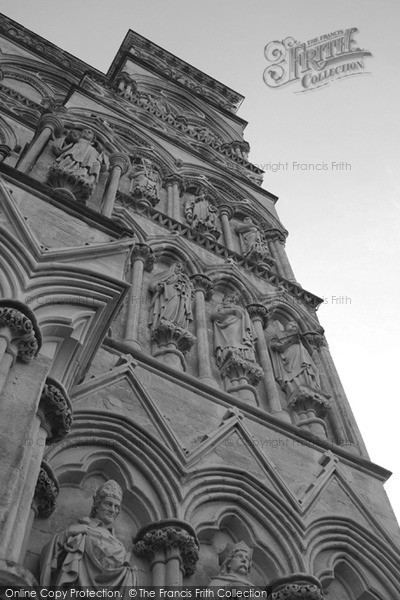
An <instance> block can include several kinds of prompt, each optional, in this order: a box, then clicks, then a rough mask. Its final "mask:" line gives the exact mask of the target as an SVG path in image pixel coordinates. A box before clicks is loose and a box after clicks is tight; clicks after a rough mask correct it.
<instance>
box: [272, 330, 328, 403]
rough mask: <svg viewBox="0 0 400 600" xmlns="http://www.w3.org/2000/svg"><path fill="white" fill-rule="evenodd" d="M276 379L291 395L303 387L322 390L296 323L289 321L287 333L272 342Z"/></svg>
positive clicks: (317, 373)
mask: <svg viewBox="0 0 400 600" xmlns="http://www.w3.org/2000/svg"><path fill="white" fill-rule="evenodd" d="M271 349H272V350H273V352H272V364H273V367H274V371H275V378H276V380H277V381H278V383H279V385H280V386H281V388H282V389H283V390H284V391H285V392H286V393H287V394H288V395H290V394H291V393H292V392H295V391H297V390H298V389H299V388H300V387H301V386H306V387H308V388H311V389H313V390H320V389H321V386H320V380H319V372H318V369H317V367H316V366H315V364H314V362H313V360H312V358H311V356H310V355H309V353H308V351H307V349H306V348H305V347H304V345H303V343H302V340H301V336H300V333H299V326H298V324H297V323H296V322H295V321H289V323H287V325H286V327H285V331H284V332H283V333H282V334H280V335H279V336H276V337H275V338H273V339H272V340H271Z"/></svg>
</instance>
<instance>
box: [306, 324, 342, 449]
mask: <svg viewBox="0 0 400 600" xmlns="http://www.w3.org/2000/svg"><path fill="white" fill-rule="evenodd" d="M303 337H304V339H305V340H306V341H307V342H308V344H309V346H310V348H311V350H312V353H311V358H312V359H313V361H314V363H315V365H316V367H317V368H318V371H319V374H320V379H321V387H322V389H323V391H324V392H326V393H327V394H329V391H330V389H329V388H330V386H329V382H328V379H327V377H326V373H325V367H324V365H323V364H322V361H321V357H320V354H319V350H320V348H322V347H323V346H325V340H324V337H323V336H322V335H321V334H320V333H317V332H315V331H307V332H306V333H303ZM328 418H329V420H330V421H331V423H332V428H333V434H334V436H335V439H336V441H337V443H338V444H339V445H342V444H345V443H346V441H347V436H346V433H345V430H344V428H343V425H342V423H341V420H340V418H339V416H338V414H337V407H336V405H335V404H334V403H332V404H331V407H330V409H329V412H328Z"/></svg>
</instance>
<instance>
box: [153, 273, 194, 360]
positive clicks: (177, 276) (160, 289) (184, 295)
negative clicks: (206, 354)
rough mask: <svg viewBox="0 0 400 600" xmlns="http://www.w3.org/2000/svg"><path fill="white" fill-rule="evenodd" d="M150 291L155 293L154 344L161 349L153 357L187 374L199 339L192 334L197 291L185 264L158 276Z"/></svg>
mask: <svg viewBox="0 0 400 600" xmlns="http://www.w3.org/2000/svg"><path fill="white" fill-rule="evenodd" d="M149 290H150V292H152V293H153V298H152V302H151V305H150V315H149V327H150V329H151V340H152V341H153V342H155V343H156V344H157V346H158V349H157V350H156V351H154V352H153V356H156V357H159V358H160V360H161V361H162V362H164V363H165V364H167V365H169V366H171V367H174V368H178V369H183V370H185V369H186V363H185V359H184V354H185V353H186V352H187V351H188V350H190V348H191V347H192V346H193V344H194V341H195V337H194V336H193V335H192V334H191V333H190V332H189V330H188V326H189V323H190V322H191V321H192V320H193V314H192V304H193V296H194V287H193V283H192V282H191V280H190V279H189V277H188V275H187V274H186V273H185V267H184V265H183V263H180V262H178V263H174V264H172V265H171V267H170V268H169V269H168V270H167V271H162V272H161V273H159V274H158V275H156V276H155V277H154V279H153V280H152V281H151V282H150V285H149Z"/></svg>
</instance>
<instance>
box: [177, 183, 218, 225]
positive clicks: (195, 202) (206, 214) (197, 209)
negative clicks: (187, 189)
mask: <svg viewBox="0 0 400 600" xmlns="http://www.w3.org/2000/svg"><path fill="white" fill-rule="evenodd" d="M185 216H186V219H187V221H188V223H190V224H191V225H192V227H194V228H195V229H199V230H200V231H202V232H206V231H207V230H208V231H214V230H216V231H218V230H217V228H216V219H217V209H216V207H215V206H214V205H213V204H211V202H210V201H209V200H208V198H207V196H206V194H204V193H203V192H200V193H199V194H198V195H197V196H193V197H192V198H191V199H190V200H189V201H188V202H187V204H186V208H185Z"/></svg>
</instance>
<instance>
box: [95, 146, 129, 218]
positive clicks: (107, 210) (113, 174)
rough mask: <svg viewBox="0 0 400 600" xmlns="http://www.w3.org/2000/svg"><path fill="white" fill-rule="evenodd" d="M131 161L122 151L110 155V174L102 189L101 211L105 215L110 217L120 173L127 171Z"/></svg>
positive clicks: (123, 173)
mask: <svg viewBox="0 0 400 600" xmlns="http://www.w3.org/2000/svg"><path fill="white" fill-rule="evenodd" d="M130 166H131V163H130V161H129V156H128V155H127V154H124V153H122V152H114V154H111V156H110V167H111V170H110V175H109V178H108V182H107V185H106V189H105V191H104V196H103V206H102V211H101V212H102V213H103V215H104V216H106V217H111V215H112V211H113V208H114V202H115V196H116V194H117V191H118V185H119V180H120V179H121V176H122V175H125V173H127V172H128V169H129V168H130Z"/></svg>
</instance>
